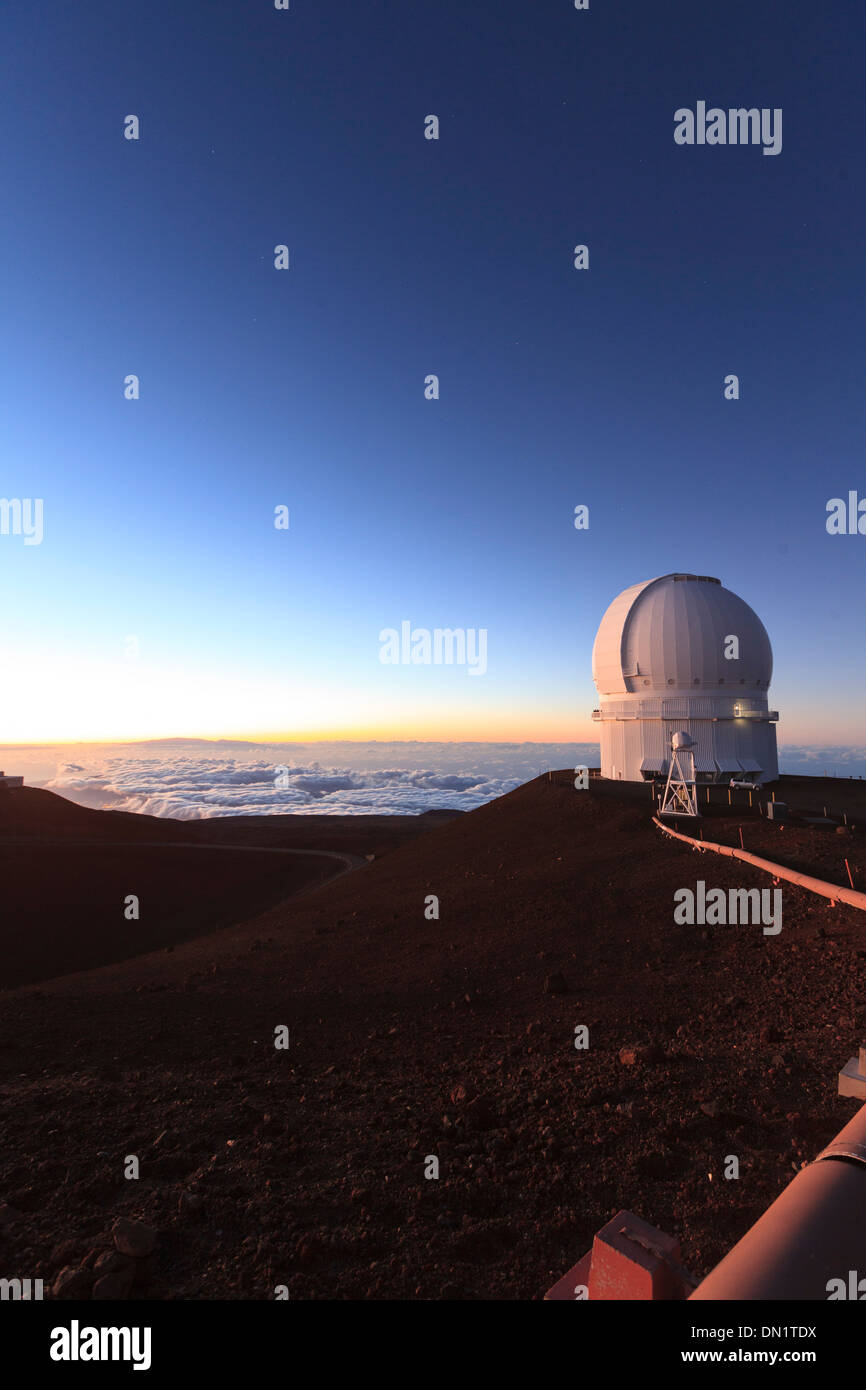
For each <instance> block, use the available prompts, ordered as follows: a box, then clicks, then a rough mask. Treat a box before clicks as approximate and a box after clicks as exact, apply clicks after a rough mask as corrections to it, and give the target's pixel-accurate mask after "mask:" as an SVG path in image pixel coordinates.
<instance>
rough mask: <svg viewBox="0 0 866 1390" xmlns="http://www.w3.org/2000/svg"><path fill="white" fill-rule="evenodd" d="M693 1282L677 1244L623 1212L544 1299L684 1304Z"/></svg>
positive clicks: (600, 1234)
mask: <svg viewBox="0 0 866 1390" xmlns="http://www.w3.org/2000/svg"><path fill="white" fill-rule="evenodd" d="M695 1282H696V1281H695V1280H693V1279H692V1278H691V1276H690V1275H689V1274H688V1273H687V1272H686V1270H684V1269H683V1267H682V1264H681V1263H680V1247H679V1242H678V1241H676V1240H674V1238H673V1236H666V1235H665V1234H664V1232H663V1231H657V1230H656V1228H655V1226H650V1225H649V1224H648V1223H647V1222H646V1221H642V1220H641V1219H640V1217H639V1216H634V1215H633V1213H632V1212H630V1211H621V1212H618V1213H617V1215H616V1216H615V1217H614V1218H613V1220H612V1221H608V1223H607V1225H606V1226H603V1227H602V1228H601V1230H600V1231H599V1232H598V1234H597V1235H596V1237H595V1239H594V1241H593V1243H592V1250H590V1251H589V1252H588V1253H587V1254H586V1255H584V1257H583V1259H582V1260H579V1261H578V1263H577V1264H576V1265H575V1266H574V1268H573V1269H570V1270H569V1271H568V1273H567V1274H565V1275H563V1277H562V1278H561V1279H560V1280H558V1282H557V1283H555V1284H554V1286H553V1288H552V1289H549V1290H548V1292H547V1293H546V1294H545V1295H544V1298H545V1302H547V1301H548V1300H550V1301H553V1302H562V1301H564V1300H568V1301H570V1302H573V1301H575V1300H584V1299H587V1298H588V1299H589V1301H590V1302H594V1301H600V1300H602V1299H617V1300H620V1301H635V1300H643V1301H650V1300H658V1299H685V1298H688V1296H689V1294H690V1293H691V1292H692V1289H693V1288H694V1287H695Z"/></svg>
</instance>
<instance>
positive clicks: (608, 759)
mask: <svg viewBox="0 0 866 1390" xmlns="http://www.w3.org/2000/svg"><path fill="white" fill-rule="evenodd" d="M772 674H773V652H772V648H771V647H770V639H769V637H768V636H767V633H766V629H765V628H764V625H763V623H762V622H761V620H760V618H759V617H758V616H757V614H756V613H753V612H752V610H751V608H750V607H749V605H748V604H747V603H744V602H743V600H742V599H741V598H738V597H737V595H736V594H732V593H731V591H730V589H725V588H723V587H722V584H721V582H720V581H719V580H718V579H711V578H709V577H708V576H707V575H703V574H665V575H662V576H661V578H659V579H648V580H645V581H644V583H642V584H633V585H632V587H631V588H630V589H624V590H623V592H622V593H621V594H620V595H619V597H618V598H615V599H614V601H613V603H612V604H611V605H610V607H609V608H608V610H607V612H606V613H605V615H604V617H603V618H602V620H601V626H600V627H599V629H598V633H597V634H596V638H595V644H594V646H593V649H592V678H593V680H594V681H595V685H596V689H597V690H598V694H599V707H598V709H596V710H593V712H592V717H593V720H595V721H597V723H598V725H599V726H600V727H599V732H600V736H601V775H602V777H607V778H610V779H612V780H616V781H624V782H641V781H648V780H650V779H651V778H653V777H658V776H661V775H663V774H666V773H667V772H668V768H669V762H670V757H671V739H672V737H673V735H674V734H677V733H687V734H689V735H690V736H691V739H692V740H693V744H694V757H695V778H696V780H697V781H698V782H730V781H731V779H732V778H736V779H737V780H742V781H748V782H755V783H759V782H773V781H775V780H776V778H777V777H778V775H779V765H778V761H777V757H776V730H775V727H774V721H775V720H776V719H778V717H779V716H778V714H777V712H776V711H775V710H771V709H770V708H769V705H768V696H767V691H768V688H769V684H770V678H771V676H772Z"/></svg>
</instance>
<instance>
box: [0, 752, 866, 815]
mask: <svg viewBox="0 0 866 1390" xmlns="http://www.w3.org/2000/svg"><path fill="white" fill-rule="evenodd" d="M3 756H4V757H5V761H6V763H7V766H8V770H9V771H10V772H13V771H16V770H17V771H19V772H22V773H24V775H25V776H26V778H27V781H28V782H30V783H32V784H35V785H41V786H45V787H48V788H50V789H51V790H52V791H56V792H59V793H60V795H61V796H65V797H68V798H69V800H70V801H77V802H79V803H80V804H81V805H82V806H92V807H96V808H98V809H100V810H115V811H139V812H144V813H146V814H148V815H152V816H174V817H176V818H177V819H179V820H191V819H195V818H197V817H206V816H261V815H265V816H267V815H340V816H362V815H394V816H406V815H420V814H422V813H423V812H424V811H431V810H439V809H449V810H459V811H471V810H472V809H473V808H474V807H476V806H481V805H483V804H484V802H486V801H492V800H493V798H494V797H497V796H502V795H503V794H504V793H505V792H508V791H512V790H513V789H514V788H515V787H518V786H520V785H521V784H522V783H523V782H526V781H529V780H530V779H531V778H532V777H537V776H538V774H539V773H540V772H544V771H546V769H547V768H564V767H576V766H577V765H578V763H587V764H588V765H589V766H597V765H598V759H599V750H598V745H597V744H586V743H582V744H579V743H558V744H538V743H524V744H508V743H501V744H497V743H351V742H332V743H310V744H297V743H291V744H278V743H275V744H255V743H242V742H229V741H216V742H210V741H207V740H197V739H184V740H180V739H178V740H165V741H163V742H157V743H139V744H126V745H113V746H111V747H110V748H109V747H104V748H99V747H98V746H97V747H94V746H93V745H90V746H88V745H77V746H75V747H74V748H67V749H62V748H55V749H46V748H43V749H40V750H33V751H32V753H31V755H30V756H31V759H32V762H31V761H30V759H28V758H26V757H24V756H23V750H20V749H19V750H17V752H13V751H12V750H10V751H9V752H8V753H4V755H3ZM2 761H3V759H2V758H0V765H2ZM13 764H14V766H13ZM779 765H780V768H781V770H782V772H788V773H797V772H799V773H806V774H810V775H812V776H821V775H822V774H823V773H824V771H825V770H826V771H827V772H828V773H830V774H831V775H834V776H841V777H849V776H854V777H857V776H864V775H866V749H863V748H852V747H841V746H840V747H834V748H828V747H807V746H802V745H801V746H795V745H787V746H784V747H781V748H780V749H779ZM49 769H53V770H54V771H53V775H52V772H51V771H49ZM46 774H47V775H46Z"/></svg>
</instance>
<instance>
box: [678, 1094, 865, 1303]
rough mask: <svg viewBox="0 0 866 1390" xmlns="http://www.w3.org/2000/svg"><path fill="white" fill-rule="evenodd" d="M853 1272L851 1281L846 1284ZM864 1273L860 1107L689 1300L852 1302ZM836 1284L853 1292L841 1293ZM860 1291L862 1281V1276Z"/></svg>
mask: <svg viewBox="0 0 866 1390" xmlns="http://www.w3.org/2000/svg"><path fill="white" fill-rule="evenodd" d="M852 1271H853V1272H854V1274H855V1278H854V1280H853V1281H852V1280H851V1277H850V1276H851V1273H852ZM864 1276H866V1105H864V1106H863V1107H862V1108H861V1109H860V1110H858V1112H857V1114H856V1115H855V1116H854V1118H853V1120H851V1121H850V1123H849V1124H847V1125H846V1126H845V1128H844V1129H843V1130H841V1131H840V1132H839V1134H838V1135H837V1136H836V1138H835V1139H834V1141H833V1142H832V1144H829V1145H828V1147H827V1148H826V1149H824V1150H822V1152H821V1153H820V1154H819V1155H818V1157H817V1158H816V1159H815V1160H814V1161H813V1162H812V1163H810V1164H809V1165H808V1167H806V1168H802V1169H801V1170H800V1172H799V1173H798V1174H797V1176H796V1177H795V1178H794V1180H793V1182H791V1183H789V1184H788V1186H787V1187H786V1188H785V1190H784V1192H783V1193H782V1194H781V1195H780V1196H779V1197H777V1198H776V1200H775V1202H774V1203H773V1205H772V1206H771V1207H769V1208H768V1209H767V1211H765V1212H764V1215H763V1216H762V1217H761V1218H760V1220H758V1221H757V1222H756V1223H755V1225H754V1226H753V1227H752V1228H751V1230H750V1231H748V1232H747V1233H746V1235H744V1236H743V1238H742V1240H741V1241H739V1242H738V1243H737V1244H736V1245H735V1246H734V1248H733V1250H731V1251H730V1253H729V1254H728V1255H726V1256H725V1258H724V1259H723V1260H722V1261H721V1263H720V1264H718V1265H717V1266H716V1268H715V1269H714V1270H713V1271H712V1273H711V1274H708V1275H707V1277H706V1279H704V1280H703V1282H702V1283H700V1284H699V1285H698V1287H697V1288H696V1289H695V1291H694V1293H692V1294H691V1295H690V1298H691V1299H697V1300H706V1299H720V1300H732V1301H734V1300H736V1301H742V1300H746V1299H756V1300H764V1299H773V1298H778V1299H789V1300H792V1301H794V1300H812V1301H815V1300H826V1299H828V1298H829V1297H830V1294H831V1292H833V1291H836V1296H837V1297H840V1296H841V1297H846V1296H847V1297H852V1296H853V1297H855V1298H856V1297H858V1293H857V1292H856V1290H857V1289H859V1280H860V1278H862V1277H864ZM839 1280H841V1281H842V1283H843V1286H844V1288H845V1289H849V1290H850V1289H851V1288H853V1289H854V1290H855V1292H854V1293H853V1295H852V1294H851V1293H850V1292H849V1293H847V1294H840V1293H839V1292H838V1290H839V1289H840V1285H839V1284H838V1282H837V1283H836V1285H835V1290H834V1284H833V1282H831V1281H839ZM863 1287H864V1292H866V1279H864V1286H863Z"/></svg>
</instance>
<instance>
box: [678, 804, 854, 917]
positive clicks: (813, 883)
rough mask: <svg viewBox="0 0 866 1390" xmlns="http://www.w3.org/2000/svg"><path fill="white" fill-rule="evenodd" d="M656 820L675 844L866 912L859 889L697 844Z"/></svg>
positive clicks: (724, 847) (729, 848)
mask: <svg viewBox="0 0 866 1390" xmlns="http://www.w3.org/2000/svg"><path fill="white" fill-rule="evenodd" d="M653 820H654V821H655V823H656V825H657V826H658V828H659V830H663V831H664V832H665V834H666V835H672V836H673V837H674V839H675V840H683V841H684V842H685V843H686V844H687V845H691V847H692V849H700V850H703V849H711V850H715V852H716V854H727V855H729V856H730V858H731V859H744V860H745V862H746V863H747V864H753V865H754V866H755V868H756V869H763V870H764V871H765V873H768V874H772V875H773V877H774V878H784V879H787V881H788V882H789V883H796V885H797V887H798V888H805V889H807V890H808V891H809V892H810V893H819V894H820V895H821V897H822V898H831V899H832V900H833V902H842V903H847V904H848V906H849V907H859V909H860V911H861V912H866V893H858V892H857V889H856V888H843V887H842V885H841V884H836V883H828V882H827V881H826V879H823V878H812V876H811V875H810V874H801V873H797V871H796V870H795V869H786V868H783V866H782V865H781V864H774V863H773V861H772V859H759V858H758V856H757V854H750V853H749V851H748V850H746V849H734V847H733V846H732V845H717V844H715V843H714V842H713V841H712V840H695V839H693V838H692V836H691V835H681V834H680V832H679V831H678V830H671V828H670V826H669V825H663V824H662V822H661V821H660V820H659V818H658V816H653Z"/></svg>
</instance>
